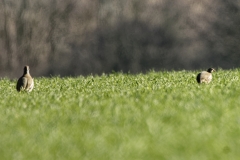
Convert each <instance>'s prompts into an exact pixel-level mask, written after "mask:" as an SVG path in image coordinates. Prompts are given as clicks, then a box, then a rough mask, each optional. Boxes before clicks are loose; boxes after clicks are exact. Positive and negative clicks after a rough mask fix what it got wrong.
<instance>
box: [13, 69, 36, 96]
mask: <svg viewBox="0 0 240 160" xmlns="http://www.w3.org/2000/svg"><path fill="white" fill-rule="evenodd" d="M29 71H30V69H29V66H24V68H23V75H22V77H20V78H19V79H18V81H17V87H16V89H17V91H18V92H20V91H22V90H25V91H27V92H31V91H32V90H33V87H34V81H33V78H32V77H31V75H30V73H29Z"/></svg>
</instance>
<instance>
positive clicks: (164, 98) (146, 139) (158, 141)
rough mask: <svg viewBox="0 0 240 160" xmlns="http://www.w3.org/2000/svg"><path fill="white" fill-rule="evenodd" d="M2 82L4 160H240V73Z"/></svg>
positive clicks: (0, 107) (0, 151)
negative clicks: (203, 79)
mask: <svg viewBox="0 0 240 160" xmlns="http://www.w3.org/2000/svg"><path fill="white" fill-rule="evenodd" d="M198 72H199V71H172V72H167V71H163V72H154V71H151V72H149V73H147V74H138V75H132V74H122V73H115V74H110V75H104V74H103V75H101V76H87V77H82V76H80V77H75V78H73V77H66V78H60V77H52V78H35V88H34V90H33V91H32V92H31V93H24V92H23V93H18V92H17V91H16V89H15V85H16V80H14V81H12V80H9V79H7V78H4V79H1V80H0V90H1V92H0V96H1V101H0V121H1V123H0V133H1V136H0V144H1V145H0V155H1V158H2V159H44V160H47V159H103V160H105V159H119V160H122V159H129V160H132V159H168V160H169V159H173V160H174V159H176V160H179V159H182V160H186V159H196V160H205V159H238V158H239V157H240V152H239V147H240V140H239V139H240V115H239V114H240V107H239V106H240V83H239V77H240V70H239V69H234V70H221V69H219V70H218V71H217V72H215V73H214V75H213V81H212V82H211V83H210V84H201V85H199V84H198V83H197V82H196V79H195V78H196V75H197V73H198Z"/></svg>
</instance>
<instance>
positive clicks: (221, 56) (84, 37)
mask: <svg viewBox="0 0 240 160" xmlns="http://www.w3.org/2000/svg"><path fill="white" fill-rule="evenodd" d="M239 17H240V3H239V2H238V1H227V0H198V1H196V0H171V1H169V0H0V20H1V21H0V77H11V78H16V77H19V76H20V75H21V74H22V72H23V66H24V65H26V64H27V65H29V66H30V69H31V74H32V76H34V77H41V76H54V75H60V76H78V75H89V74H102V73H112V72H124V73H129V72H130V73H133V74H134V73H145V72H147V71H149V70H152V69H154V70H155V71H159V70H196V69H207V68H210V67H213V68H216V69H217V68H223V69H232V68H237V67H240V63H239V61H240V54H239V52H240V45H239V44H240V18H239Z"/></svg>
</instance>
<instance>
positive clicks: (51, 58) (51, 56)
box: [48, 0, 57, 75]
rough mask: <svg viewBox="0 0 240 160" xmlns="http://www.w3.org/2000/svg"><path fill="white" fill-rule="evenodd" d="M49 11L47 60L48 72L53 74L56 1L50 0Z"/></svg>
mask: <svg viewBox="0 0 240 160" xmlns="http://www.w3.org/2000/svg"><path fill="white" fill-rule="evenodd" d="M50 5H51V7H50V8H51V11H52V12H51V13H50V16H49V19H48V20H49V26H50V30H49V34H48V42H49V45H50V53H49V57H48V62H49V74H52V75H53V74H54V62H55V56H56V55H55V54H56V43H55V39H54V35H55V33H54V32H55V29H56V15H57V11H56V10H57V9H56V5H57V2H56V0H52V1H51V4H50Z"/></svg>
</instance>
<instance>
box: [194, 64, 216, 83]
mask: <svg viewBox="0 0 240 160" xmlns="http://www.w3.org/2000/svg"><path fill="white" fill-rule="evenodd" d="M214 71H215V70H214V69H213V68H209V69H208V70H207V71H202V72H201V73H199V74H198V75H197V78H196V79H197V82H198V83H210V82H211V81H212V72H214Z"/></svg>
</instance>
